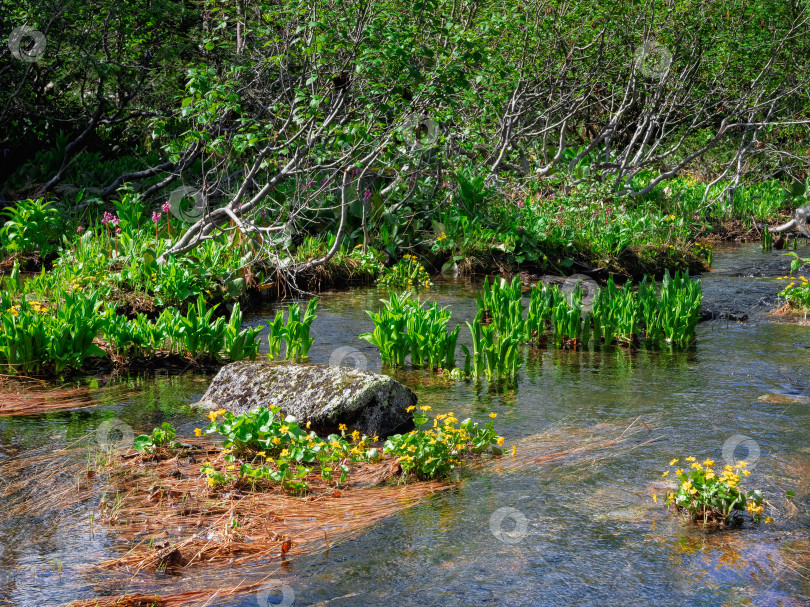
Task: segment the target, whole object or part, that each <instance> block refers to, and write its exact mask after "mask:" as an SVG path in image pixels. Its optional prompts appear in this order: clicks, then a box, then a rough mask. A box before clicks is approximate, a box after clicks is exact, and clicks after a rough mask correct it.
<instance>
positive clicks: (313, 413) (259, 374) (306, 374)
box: [198, 361, 416, 436]
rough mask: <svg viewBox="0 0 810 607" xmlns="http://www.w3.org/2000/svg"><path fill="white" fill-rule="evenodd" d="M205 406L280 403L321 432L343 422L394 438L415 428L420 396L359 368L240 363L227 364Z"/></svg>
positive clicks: (236, 408)
mask: <svg viewBox="0 0 810 607" xmlns="http://www.w3.org/2000/svg"><path fill="white" fill-rule="evenodd" d="M198 404H199V405H201V406H203V407H207V408H215V409H227V410H228V411H232V412H234V413H237V414H238V413H245V412H247V411H250V410H251V409H254V408H256V407H259V406H261V407H268V406H270V405H277V406H279V407H281V410H282V411H283V412H284V413H286V414H287V415H292V416H294V417H295V419H296V421H297V422H298V423H299V424H301V425H303V424H304V423H306V422H311V424H312V425H311V429H312V430H314V431H315V432H317V433H318V434H329V433H332V432H337V430H338V425H340V424H346V425H347V426H348V427H349V430H355V429H356V430H358V431H360V432H361V433H362V434H367V435H369V436H374V435H379V436H389V435H391V434H396V433H399V432H404V431H407V430H410V429H412V428H413V418H412V414H411V413H409V412H408V411H407V408H408V407H410V406H413V405H416V394H414V393H413V392H412V391H411V390H409V389H408V388H406V387H405V386H403V385H402V384H400V383H399V382H397V381H395V380H393V379H391V378H390V377H388V376H387V375H377V374H376V373H368V372H366V371H359V370H357V369H350V368H345V367H332V366H328V365H318V364H297V363H293V362H288V361H279V362H271V361H240V362H235V363H231V364H229V365H225V366H224V367H223V368H222V369H220V371H219V373H217V376H216V377H215V378H214V380H213V381H212V382H211V385H210V386H209V387H208V390H207V391H206V393H205V394H204V395H203V397H202V400H201V401H200V402H199V403H198Z"/></svg>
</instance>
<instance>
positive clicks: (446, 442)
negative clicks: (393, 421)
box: [383, 406, 504, 480]
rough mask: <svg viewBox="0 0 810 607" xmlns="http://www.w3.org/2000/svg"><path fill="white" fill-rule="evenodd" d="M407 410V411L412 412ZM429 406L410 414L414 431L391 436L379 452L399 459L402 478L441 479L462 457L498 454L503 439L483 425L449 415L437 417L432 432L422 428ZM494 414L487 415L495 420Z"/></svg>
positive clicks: (487, 425) (486, 425)
mask: <svg viewBox="0 0 810 607" xmlns="http://www.w3.org/2000/svg"><path fill="white" fill-rule="evenodd" d="M414 410H415V407H414V406H411V407H410V408H409V411H414ZM430 410H431V408H430V407H429V406H422V407H419V409H418V411H415V412H414V417H413V421H414V423H415V424H416V430H412V431H410V432H408V433H407V434H395V435H394V436H391V437H389V438H388V440H386V441H385V445H384V446H383V452H384V453H386V454H390V455H392V456H394V457H397V458H399V462H400V465H401V466H402V471H403V473H404V475H405V476H406V478H407V476H409V475H413V476H415V477H416V478H418V479H423V480H429V479H438V478H445V477H446V476H448V475H449V474H450V473H451V472H452V471H453V469H454V468H455V467H456V466H457V465H458V464H459V463H460V461H461V458H462V457H463V456H464V454H468V453H482V452H484V451H486V450H488V449H490V448H491V447H492V448H493V450H494V451H496V452H498V453H500V451H501V447H502V446H503V442H504V438H503V437H502V436H498V434H497V433H496V432H495V430H494V428H493V427H492V423H490V422H487V423H486V424H484V427H483V428H482V427H481V426H479V425H478V423H476V422H473V421H471V420H469V419H465V420H464V421H462V422H460V423H459V421H458V419H456V417H455V416H454V415H453V413H448V414H439V415H437V416H436V417H435V418H434V420H433V427H432V428H427V429H425V428H422V427H421V426H424V425H425V424H426V423H427V422H428V417H427V412H428V411H430ZM495 415H496V414H494V413H492V414H490V417H493V418H494V417H495Z"/></svg>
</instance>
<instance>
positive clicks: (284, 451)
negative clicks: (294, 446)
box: [281, 449, 290, 457]
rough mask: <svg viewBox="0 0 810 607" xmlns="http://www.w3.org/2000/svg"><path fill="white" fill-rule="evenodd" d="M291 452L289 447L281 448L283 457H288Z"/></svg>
mask: <svg viewBox="0 0 810 607" xmlns="http://www.w3.org/2000/svg"><path fill="white" fill-rule="evenodd" d="M289 454H290V452H289V450H288V449H282V450H281V457H287V456H288V455H289Z"/></svg>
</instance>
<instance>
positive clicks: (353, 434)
mask: <svg viewBox="0 0 810 607" xmlns="http://www.w3.org/2000/svg"><path fill="white" fill-rule="evenodd" d="M359 438H360V433H359V432H358V431H357V430H355V431H354V432H352V440H358V439H359Z"/></svg>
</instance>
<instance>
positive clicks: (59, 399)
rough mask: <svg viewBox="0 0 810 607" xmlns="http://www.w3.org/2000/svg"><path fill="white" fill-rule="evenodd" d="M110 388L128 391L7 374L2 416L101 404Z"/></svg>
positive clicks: (1, 387)
mask: <svg viewBox="0 0 810 607" xmlns="http://www.w3.org/2000/svg"><path fill="white" fill-rule="evenodd" d="M0 377H2V376H0ZM111 390H115V391H116V393H117V394H118V395H123V394H124V393H125V392H123V391H122V390H124V388H123V387H122V386H120V385H113V386H105V387H101V388H98V387H95V388H91V387H78V388H72V387H61V388H60V387H53V386H52V385H50V384H48V383H46V382H44V381H40V380H35V379H30V380H25V379H22V380H21V379H20V378H16V377H15V378H13V379H5V378H4V381H0V416H6V417H11V416H19V415H39V414H42V413H47V412H49V411H54V410H58V409H82V408H86V407H94V406H97V405H98V404H99V396H100V395H103V394H104V392H106V391H111ZM132 391H133V392H134V389H133V390H132Z"/></svg>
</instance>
